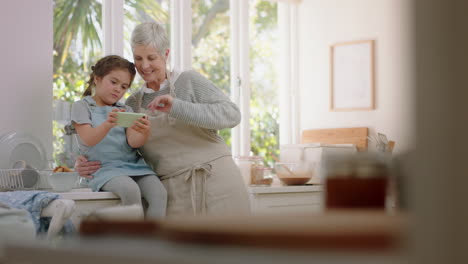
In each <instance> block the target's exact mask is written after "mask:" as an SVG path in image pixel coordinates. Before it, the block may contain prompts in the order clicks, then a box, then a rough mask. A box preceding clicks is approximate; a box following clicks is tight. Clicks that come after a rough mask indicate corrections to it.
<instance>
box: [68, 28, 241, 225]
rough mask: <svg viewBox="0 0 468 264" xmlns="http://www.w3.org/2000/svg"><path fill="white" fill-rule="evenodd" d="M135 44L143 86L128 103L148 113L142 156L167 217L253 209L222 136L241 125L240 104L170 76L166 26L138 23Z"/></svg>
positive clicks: (86, 172) (200, 80) (94, 165)
mask: <svg viewBox="0 0 468 264" xmlns="http://www.w3.org/2000/svg"><path fill="white" fill-rule="evenodd" d="M131 46H132V51H133V58H134V63H135V67H136V69H137V71H138V73H139V74H140V75H141V77H142V78H143V79H144V81H145V84H144V85H143V87H142V88H141V89H140V90H139V91H138V92H136V93H134V94H132V95H131V96H130V97H129V98H128V99H127V101H126V104H127V105H128V106H130V107H132V108H133V110H134V111H135V112H141V113H147V115H148V116H149V120H150V125H151V136H150V138H149V140H148V141H147V143H146V144H145V145H144V147H143V148H142V149H141V153H142V155H143V157H144V159H145V160H146V162H147V163H148V164H150V165H151V166H152V167H153V169H154V170H155V172H156V174H157V175H158V176H159V177H160V179H161V181H162V183H163V184H164V187H165V188H166V190H167V194H168V202H167V215H168V216H174V215H181V214H221V213H239V212H240V213H242V212H248V211H249V203H248V196H247V192H246V188H245V185H244V184H243V180H242V177H241V175H240V171H239V169H238V167H237V166H236V164H235V163H234V162H233V160H232V157H231V152H230V150H229V148H228V146H227V145H226V144H225V142H224V141H223V139H222V138H221V137H220V136H219V135H218V134H217V130H219V129H223V128H232V127H234V126H236V125H237V124H239V122H240V119H241V115H240V112H239V109H238V108H237V106H236V105H235V104H234V103H232V102H231V101H230V100H229V98H228V97H227V96H226V95H225V94H224V93H223V92H222V91H221V90H220V89H219V88H217V87H216V86H215V85H214V84H213V83H212V82H210V81H209V80H207V79H206V78H204V77H203V76H202V75H200V74H198V73H196V72H194V71H184V72H177V71H172V72H168V71H167V61H168V57H169V53H170V50H169V47H170V46H169V41H168V38H167V35H166V32H165V30H164V28H163V27H162V26H161V25H159V24H157V23H143V24H140V25H138V26H137V27H136V28H135V29H134V30H133V33H132V37H131ZM75 165H76V166H75V169H76V170H77V171H78V172H79V173H80V175H81V176H83V177H91V176H90V174H92V173H94V172H95V171H96V170H97V169H99V162H98V161H87V160H86V158H85V157H83V156H80V157H79V158H78V159H77V162H76V164H75Z"/></svg>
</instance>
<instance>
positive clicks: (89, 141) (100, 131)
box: [73, 109, 119, 147]
mask: <svg viewBox="0 0 468 264" xmlns="http://www.w3.org/2000/svg"><path fill="white" fill-rule="evenodd" d="M116 112H119V110H118V109H113V110H112V112H110V113H109V114H108V116H107V120H106V121H104V122H103V123H102V124H100V125H99V126H97V127H92V126H91V124H78V123H76V122H73V126H75V129H76V132H77V133H78V136H80V139H81V141H83V143H84V144H86V146H88V147H92V146H94V145H96V144H98V143H99V142H101V140H102V139H103V138H104V137H105V136H106V135H107V133H109V131H110V130H111V129H112V128H113V127H115V126H116V125H117V124H116V122H117V116H116Z"/></svg>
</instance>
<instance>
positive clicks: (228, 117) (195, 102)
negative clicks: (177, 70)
mask: <svg viewBox="0 0 468 264" xmlns="http://www.w3.org/2000/svg"><path fill="white" fill-rule="evenodd" d="M175 88H176V95H177V98H172V96H170V95H162V96H158V97H156V98H155V99H154V100H153V101H152V102H151V103H150V104H149V105H148V108H150V109H154V110H158V111H163V112H166V113H169V116H171V117H173V118H176V119H178V120H182V121H184V122H186V123H188V124H191V125H194V126H198V127H202V128H207V129H214V130H220V129H224V128H232V127H235V126H236V125H238V124H239V122H240V120H241V114H240V111H239V108H238V107H237V105H236V104H234V103H233V102H231V100H230V99H229V97H228V96H226V95H225V94H224V93H223V91H221V89H219V88H218V87H216V86H215V85H214V84H213V83H212V82H211V81H209V80H207V79H206V78H205V77H203V76H202V75H200V74H198V73H196V72H194V71H188V72H184V73H182V74H181V75H180V77H179V79H178V80H177V81H176V83H175Z"/></svg>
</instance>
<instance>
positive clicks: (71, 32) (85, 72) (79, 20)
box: [53, 0, 103, 166]
mask: <svg viewBox="0 0 468 264" xmlns="http://www.w3.org/2000/svg"><path fill="white" fill-rule="evenodd" d="M101 13H102V1H100V0H88V1H67V0H54V54H53V59H54V75H53V97H54V121H53V135H54V142H53V145H54V153H53V155H54V159H55V160H56V162H58V163H59V164H67V165H68V166H72V165H73V164H72V163H73V157H72V154H71V153H73V150H72V149H71V148H72V145H73V144H72V137H71V136H69V135H67V134H69V133H67V132H66V130H65V125H66V124H67V122H68V120H69V118H70V105H71V103H72V102H74V101H76V100H78V99H79V98H80V97H81V94H82V93H83V92H84V90H85V86H86V82H87V81H88V80H87V78H88V76H89V73H90V67H91V65H92V64H93V63H94V62H95V61H96V59H97V58H100V57H101V56H102V54H103V50H102V44H101V43H102V19H101Z"/></svg>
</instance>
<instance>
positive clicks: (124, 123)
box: [117, 112, 145, 127]
mask: <svg viewBox="0 0 468 264" xmlns="http://www.w3.org/2000/svg"><path fill="white" fill-rule="evenodd" d="M144 116H145V114H142V113H132V112H117V125H118V126H121V127H131V126H132V125H133V123H134V122H135V121H137V120H138V119H140V118H142V117H144Z"/></svg>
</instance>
